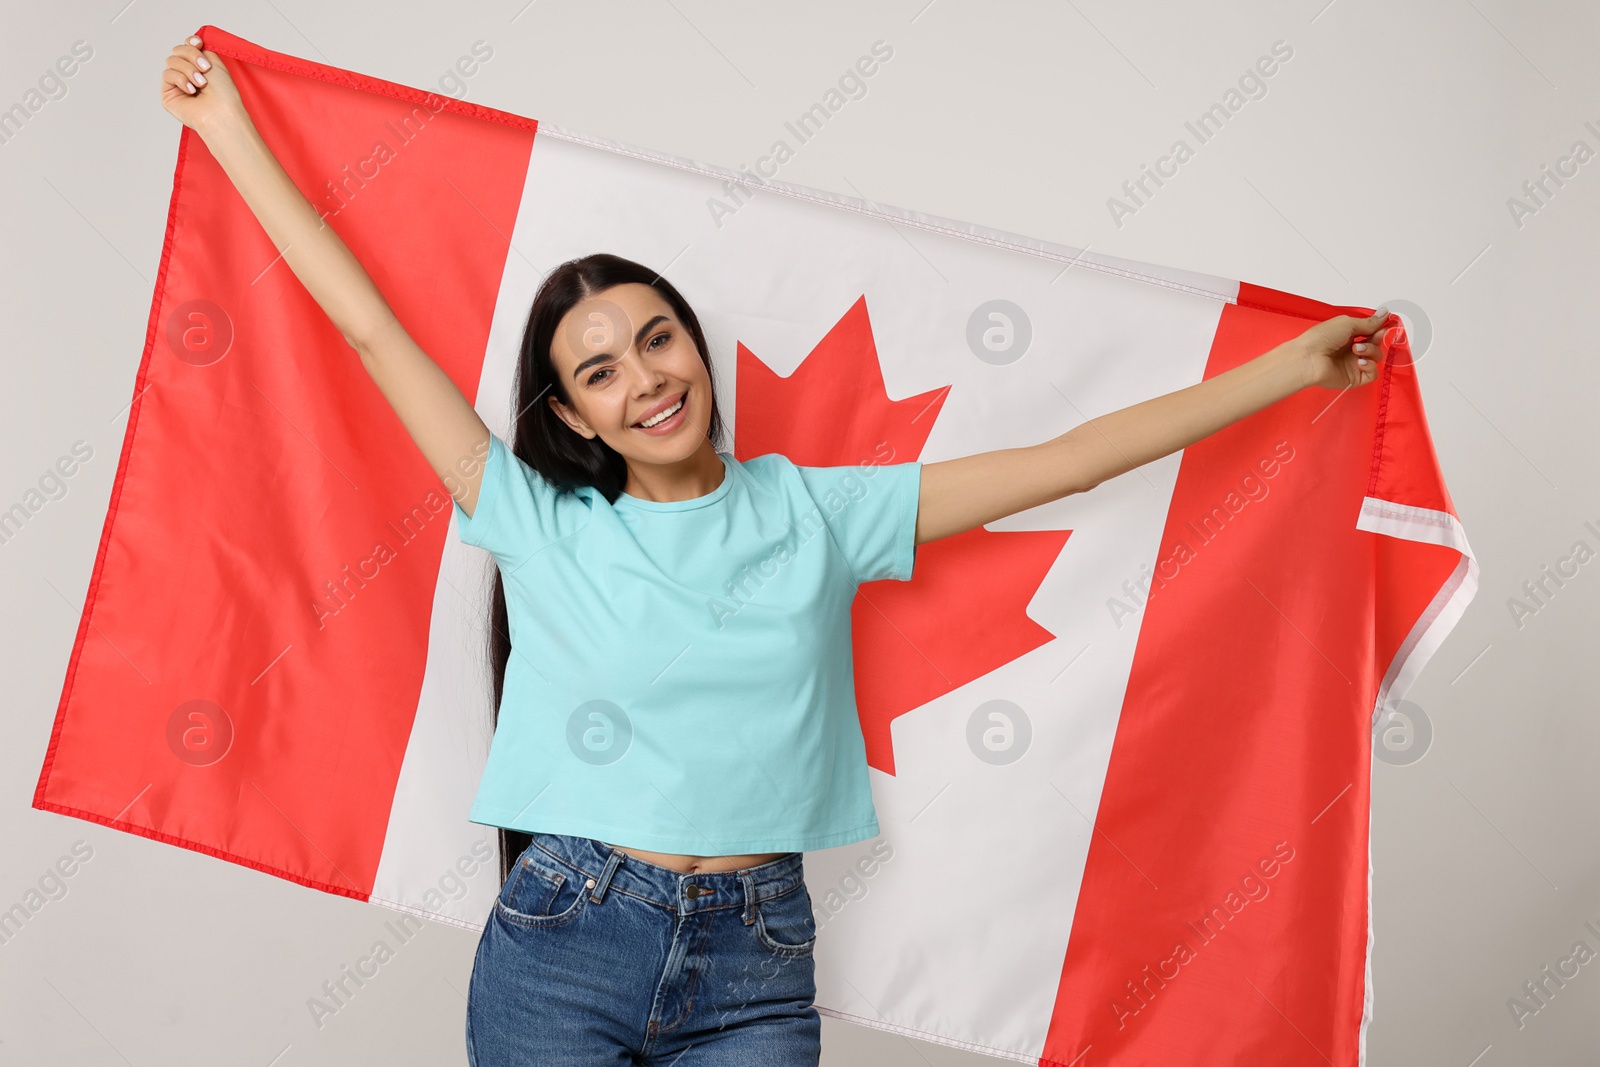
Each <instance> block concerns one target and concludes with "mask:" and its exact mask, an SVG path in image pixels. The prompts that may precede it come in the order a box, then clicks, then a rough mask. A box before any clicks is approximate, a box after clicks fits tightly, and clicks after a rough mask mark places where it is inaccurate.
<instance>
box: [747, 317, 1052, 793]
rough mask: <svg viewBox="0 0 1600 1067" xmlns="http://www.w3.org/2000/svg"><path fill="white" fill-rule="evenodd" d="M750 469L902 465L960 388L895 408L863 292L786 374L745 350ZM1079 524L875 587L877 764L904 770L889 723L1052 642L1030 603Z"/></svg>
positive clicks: (973, 542) (867, 695) (974, 543)
mask: <svg viewBox="0 0 1600 1067" xmlns="http://www.w3.org/2000/svg"><path fill="white" fill-rule="evenodd" d="M735 371H736V374H737V398H736V399H737V404H738V418H739V433H738V437H737V440H736V442H735V445H734V455H735V456H736V457H737V458H738V459H739V460H741V461H743V460H747V459H751V458H753V457H755V456H761V455H765V454H767V453H768V452H781V453H782V454H783V455H785V456H787V457H788V458H789V460H790V461H791V462H793V463H795V464H797V465H799V466H806V467H829V466H840V465H844V464H853V463H883V462H886V461H885V460H884V459H883V458H882V453H881V452H880V451H879V445H880V444H881V443H884V442H887V443H888V445H889V446H890V447H891V448H892V449H893V452H892V453H890V455H891V456H892V457H893V458H891V459H889V460H887V462H891V463H904V462H908V461H910V460H912V459H916V458H917V457H919V456H921V454H922V446H923V445H924V444H925V443H926V442H927V439H928V433H929V431H930V430H932V429H933V424H934V422H935V421H936V420H937V418H938V411H939V408H940V407H942V406H943V404H944V399H945V397H946V395H948V393H949V392H950V387H949V386H948V385H947V386H944V387H943V388H940V389H934V390H931V391H929V392H926V393H921V394H918V395H917V396H911V397H907V398H906V399H904V400H890V399H889V396H888V393H887V391H886V390H885V389H884V384H883V368H882V367H881V366H880V365H879V363H878V348H877V344H876V342H875V341H874V340H873V336H872V324H871V322H870V321H869V320H868V318H867V298H866V297H865V296H862V297H860V298H859V299H857V300H856V302H855V303H854V304H852V305H851V306H850V310H849V311H846V312H845V313H844V315H843V316H842V317H841V318H840V319H839V321H838V322H837V323H835V324H834V326H833V328H832V329H831V330H829V331H828V333H827V336H825V337H824V338H823V339H822V340H821V341H819V342H817V346H816V347H815V348H813V349H812V350H811V353H810V355H808V356H807V357H806V358H805V361H804V362H803V363H801V364H800V366H799V367H798V368H796V369H795V372H794V373H793V374H791V375H790V376H789V377H787V378H780V377H778V375H777V374H775V373H773V371H772V370H771V369H770V368H769V367H767V365H766V364H765V363H763V362H761V360H759V359H758V358H756V356H755V354H754V353H752V352H751V351H750V350H749V349H747V348H746V347H745V346H744V345H743V344H742V343H741V344H740V345H739V347H738V362H737V365H736V368H735ZM1071 533H1072V531H1070V530H1039V531H1017V532H1004V533H1000V532H992V531H989V530H985V529H984V528H983V527H981V526H979V527H977V528H975V529H972V530H968V531H966V532H964V533H960V534H956V535H954V536H952V537H945V538H941V539H939V540H937V541H930V542H929V543H927V544H925V545H919V546H918V547H917V557H916V566H915V568H914V571H913V577H912V579H911V580H910V581H909V582H897V581H893V580H887V581H880V582H867V583H865V584H863V585H862V586H861V587H860V588H859V589H857V590H856V599H855V603H854V605H853V606H852V607H851V625H852V629H853V650H854V656H855V674H856V709H857V712H858V713H859V715H860V719H861V732H862V735H863V736H864V737H865V738H866V743H867V763H868V765H869V766H872V767H876V768H878V769H879V770H880V771H883V772H884V773H886V774H893V773H894V772H895V771H894V741H893V736H892V734H891V729H890V727H891V724H892V723H893V722H894V720H895V719H896V718H897V717H898V716H900V715H904V714H905V713H906V712H909V711H912V710H914V709H916V708H919V707H921V706H923V705H924V704H927V703H928V702H929V701H931V700H933V699H935V698H936V697H939V696H942V695H943V694H945V693H948V692H950V691H952V690H954V689H956V688H958V687H960V686H963V685H965V684H967V683H968V682H970V681H972V680H973V679H974V678H979V677H982V676H983V675H985V674H988V673H989V672H991V671H994V670H996V669H998V668H1000V667H1001V666H1004V665H1005V664H1007V663H1010V662H1011V661H1012V660H1014V659H1018V658H1020V657H1021V656H1023V655H1025V654H1027V653H1029V652H1031V651H1033V650H1034V649H1036V648H1038V647H1039V646H1040V645H1042V644H1044V643H1045V642H1046V641H1049V640H1052V639H1053V637H1054V635H1053V634H1051V633H1050V632H1049V631H1048V630H1046V629H1045V628H1044V627H1042V626H1040V625H1039V624H1038V623H1035V622H1034V621H1033V620H1032V619H1030V618H1028V615H1027V608H1028V602H1029V601H1030V600H1032V599H1033V595H1034V593H1035V592H1037V590H1038V588H1039V583H1040V582H1041V581H1042V580H1043V579H1044V574H1045V572H1046V571H1048V570H1049V569H1050V565H1051V564H1052V563H1053V562H1054V561H1055V559H1056V557H1057V555H1059V554H1060V552H1061V546H1062V545H1064V544H1065V543H1066V540H1067V538H1068V537H1069V536H1070V535H1071Z"/></svg>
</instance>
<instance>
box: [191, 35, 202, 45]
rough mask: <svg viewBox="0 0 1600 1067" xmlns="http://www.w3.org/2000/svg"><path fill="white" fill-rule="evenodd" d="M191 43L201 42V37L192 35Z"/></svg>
mask: <svg viewBox="0 0 1600 1067" xmlns="http://www.w3.org/2000/svg"><path fill="white" fill-rule="evenodd" d="M189 43H190V44H199V43H200V38H198V37H191V38H189Z"/></svg>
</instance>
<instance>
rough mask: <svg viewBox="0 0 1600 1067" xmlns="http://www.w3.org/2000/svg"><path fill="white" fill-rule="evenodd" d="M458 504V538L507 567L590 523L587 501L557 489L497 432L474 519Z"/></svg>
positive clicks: (490, 450) (491, 445)
mask: <svg viewBox="0 0 1600 1067" xmlns="http://www.w3.org/2000/svg"><path fill="white" fill-rule="evenodd" d="M454 504H455V515H456V532H457V535H458V536H459V537H460V538H461V540H462V541H464V542H466V543H467V544H469V545H475V546H477V547H478V548H482V549H485V550H487V551H489V552H492V553H493V554H494V557H495V559H496V560H497V561H498V562H499V563H500V564H501V565H502V566H515V565H516V564H518V563H521V562H523V561H524V560H526V559H528V557H530V556H532V555H533V554H534V553H536V552H538V551H539V550H540V549H541V548H544V547H545V546H546V545H549V544H551V543H552V542H555V541H559V540H560V539H561V538H563V537H566V536H567V535H568V534H571V533H573V532H575V531H576V530H578V529H581V528H582V527H583V525H584V524H585V523H586V522H588V520H589V505H588V503H587V502H586V501H584V500H583V499H581V498H580V497H579V496H578V495H577V494H576V493H573V492H569V491H563V490H560V489H557V488H556V487H555V486H554V485H552V484H551V483H550V482H549V481H547V480H545V478H544V476H543V475H541V474H540V473H539V472H538V471H536V470H534V469H533V468H532V467H530V466H528V464H527V463H525V462H524V461H523V460H522V458H521V457H520V456H518V455H517V454H516V453H515V452H513V451H511V449H510V448H509V447H508V446H507V445H506V443H505V442H504V441H502V440H501V439H500V435H499V434H496V433H492V432H491V433H490V435H489V454H488V456H487V457H485V459H484V461H483V483H482V484H481V485H480V486H479V487H478V501H477V504H476V505H474V507H473V509H472V514H471V515H468V514H467V513H466V511H465V510H464V509H463V508H462V507H461V502H460V501H459V500H457V501H454Z"/></svg>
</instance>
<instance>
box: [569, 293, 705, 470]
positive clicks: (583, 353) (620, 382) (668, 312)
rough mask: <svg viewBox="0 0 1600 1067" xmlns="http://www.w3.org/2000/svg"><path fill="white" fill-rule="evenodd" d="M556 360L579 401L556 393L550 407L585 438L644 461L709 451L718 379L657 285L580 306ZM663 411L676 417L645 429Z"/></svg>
mask: <svg viewBox="0 0 1600 1067" xmlns="http://www.w3.org/2000/svg"><path fill="white" fill-rule="evenodd" d="M550 356H551V360H552V362H553V364H554V366H555V370H556V373H557V374H559V375H560V376H561V381H562V383H563V385H564V386H565V388H566V390H567V395H568V396H570V397H571V398H572V406H571V407H568V406H567V405H565V404H563V403H561V401H560V400H559V399H557V398H556V397H555V396H554V395H552V396H551V397H550V406H551V407H552V408H553V409H554V410H555V412H556V414H557V415H559V416H560V417H561V418H562V420H563V421H565V422H566V424H567V425H568V426H570V427H572V429H573V430H574V431H576V432H577V433H579V434H582V435H583V436H584V437H587V438H594V437H599V438H600V439H601V440H602V441H604V442H605V443H606V444H608V445H610V446H611V447H612V448H614V449H616V450H617V451H618V452H619V453H621V454H622V455H623V456H624V457H626V458H628V459H635V460H638V461H640V462H643V463H674V462H677V461H679V460H683V459H687V458H688V457H689V456H691V455H693V454H694V452H695V451H696V450H697V449H699V448H701V447H702V446H705V445H706V442H707V437H706V435H707V433H708V432H709V430H710V427H711V378H710V376H709V375H708V374H707V373H706V366H705V364H704V363H703V362H701V360H700V353H699V352H698V351H697V350H696V349H695V345H694V338H693V337H691V336H690V335H689V331H688V330H687V329H685V328H684V325H683V323H681V322H679V321H678V317H677V316H676V315H675V314H673V311H672V305H670V304H668V303H667V302H666V300H664V299H663V298H662V297H661V294H660V293H658V292H656V291H655V290H654V289H653V288H651V287H650V286H648V285H644V284H641V283H638V282H630V283H628V284H626V285H615V286H612V287H611V288H610V289H604V290H602V291H600V292H598V293H595V294H593V295H592V296H589V297H587V298H586V299H584V300H582V301H581V302H579V303H578V304H576V305H575V306H574V307H573V308H572V310H570V311H568V312H567V313H566V315H565V316H563V317H562V319H561V322H560V324H559V325H558V326H557V327H556V333H555V337H554V338H553V339H552V340H551V343H550ZM680 401H681V407H679V409H678V410H676V411H673V408H674V406H675V405H679V403H680ZM662 411H672V414H671V415H669V416H668V417H667V418H666V419H664V420H658V422H657V424H656V425H655V426H654V427H652V428H648V429H647V428H645V427H642V426H640V425H639V424H640V423H641V422H643V421H645V420H647V419H649V418H651V417H652V416H653V415H656V414H659V413H660V412H662Z"/></svg>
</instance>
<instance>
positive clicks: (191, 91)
mask: <svg viewBox="0 0 1600 1067" xmlns="http://www.w3.org/2000/svg"><path fill="white" fill-rule="evenodd" d="M183 91H184V92H186V93H188V94H189V95H190V96H193V95H194V86H192V85H190V84H189V83H188V82H184V83H183Z"/></svg>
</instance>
